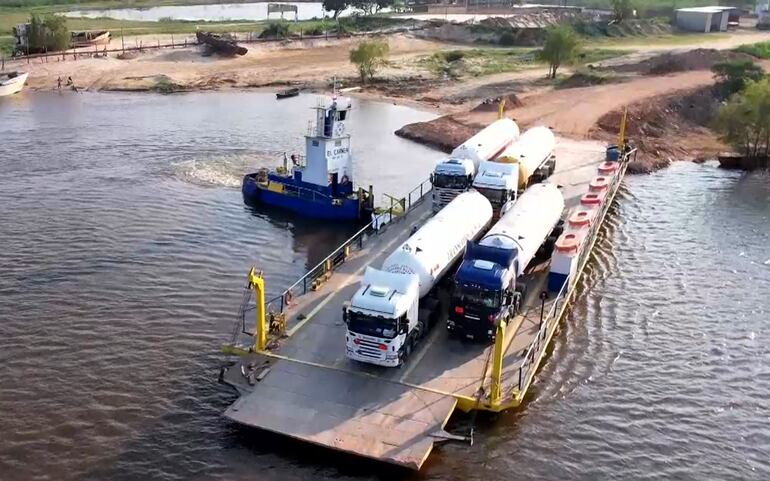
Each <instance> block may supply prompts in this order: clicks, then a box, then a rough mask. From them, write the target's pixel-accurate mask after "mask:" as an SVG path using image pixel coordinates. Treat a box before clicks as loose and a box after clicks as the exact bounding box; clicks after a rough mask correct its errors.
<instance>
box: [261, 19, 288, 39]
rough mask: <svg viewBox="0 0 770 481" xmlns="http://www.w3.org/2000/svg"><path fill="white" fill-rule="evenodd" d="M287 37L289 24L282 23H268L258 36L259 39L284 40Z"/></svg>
mask: <svg viewBox="0 0 770 481" xmlns="http://www.w3.org/2000/svg"><path fill="white" fill-rule="evenodd" d="M288 36H289V24H288V23H284V22H270V23H269V24H267V27H265V29H264V30H262V33H260V34H259V38H286V37H288Z"/></svg>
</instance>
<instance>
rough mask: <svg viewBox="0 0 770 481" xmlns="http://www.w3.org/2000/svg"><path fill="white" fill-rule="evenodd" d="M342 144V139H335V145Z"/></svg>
mask: <svg viewBox="0 0 770 481" xmlns="http://www.w3.org/2000/svg"><path fill="white" fill-rule="evenodd" d="M340 145H342V141H341V140H335V141H334V146H335V147H339V146H340Z"/></svg>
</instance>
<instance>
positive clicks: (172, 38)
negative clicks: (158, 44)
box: [171, 33, 174, 50]
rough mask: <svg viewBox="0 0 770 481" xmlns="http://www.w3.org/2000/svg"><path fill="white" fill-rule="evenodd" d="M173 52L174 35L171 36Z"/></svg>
mask: <svg viewBox="0 0 770 481" xmlns="http://www.w3.org/2000/svg"><path fill="white" fill-rule="evenodd" d="M171 50H174V34H173V33H172V34H171Z"/></svg>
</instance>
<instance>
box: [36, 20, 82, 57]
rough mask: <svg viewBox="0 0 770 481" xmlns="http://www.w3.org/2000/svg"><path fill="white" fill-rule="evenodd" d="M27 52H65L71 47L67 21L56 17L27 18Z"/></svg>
mask: <svg viewBox="0 0 770 481" xmlns="http://www.w3.org/2000/svg"><path fill="white" fill-rule="evenodd" d="M27 35H28V37H27V40H28V42H29V52H30V53H31V52H46V51H56V50H66V49H68V48H70V46H71V45H72V35H71V34H70V31H69V29H68V28H67V19H66V18H64V17H61V16H58V15H46V16H45V18H44V19H41V18H40V16H39V15H35V14H33V15H32V16H31V17H30V18H29V32H28V34H27Z"/></svg>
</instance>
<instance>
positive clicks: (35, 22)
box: [27, 14, 46, 54]
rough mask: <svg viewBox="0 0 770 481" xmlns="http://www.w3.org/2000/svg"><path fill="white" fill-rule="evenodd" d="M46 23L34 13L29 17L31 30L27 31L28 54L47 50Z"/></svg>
mask: <svg viewBox="0 0 770 481" xmlns="http://www.w3.org/2000/svg"><path fill="white" fill-rule="evenodd" d="M45 37H46V31H45V25H44V24H43V20H42V19H41V18H40V16H39V15H35V14H32V16H31V17H30V18H29V30H28V31H27V44H28V45H29V47H28V50H29V51H28V52H27V53H28V54H29V53H36V52H42V51H44V50H45Z"/></svg>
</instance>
